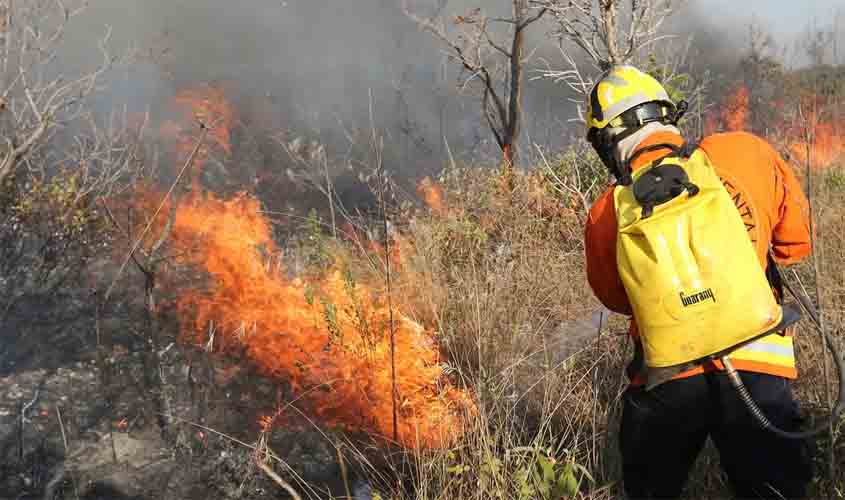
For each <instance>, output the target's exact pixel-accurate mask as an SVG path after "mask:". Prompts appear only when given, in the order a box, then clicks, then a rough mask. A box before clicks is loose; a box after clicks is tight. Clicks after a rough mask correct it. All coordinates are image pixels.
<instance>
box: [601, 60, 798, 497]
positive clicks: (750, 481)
mask: <svg viewBox="0 0 845 500" xmlns="http://www.w3.org/2000/svg"><path fill="white" fill-rule="evenodd" d="M685 104H686V103H679V104H678V105H677V106H676V105H675V104H674V103H673V102H672V100H671V99H670V98H669V96H668V94H667V92H666V90H665V89H664V88H663V87H662V86H661V85H660V83H658V81H657V80H655V79H654V78H652V77H651V76H649V75H647V74H645V73H644V72H642V71H640V70H638V69H637V68H634V67H632V66H617V67H614V68H612V69H611V70H609V71H608V72H607V73H605V74H604V75H603V77H602V78H601V79H600V80H599V81H598V83H597V84H596V85H595V86H594V87H593V89H592V92H591V93H590V95H589V97H588V102H587V106H588V109H587V129H588V135H587V138H588V140H589V141H590V143H591V144H592V145H593V147H594V149H595V150H596V152H597V153H598V155H599V157H600V158H601V160H602V162H603V163H604V164H605V165H606V166H607V168H608V170H609V171H610V173H611V174H612V175H613V176H614V177H615V178H616V180H617V183H622V184H625V183H626V182H628V183H629V182H630V178H631V177H630V176H631V173H632V172H636V171H637V169H639V168H642V167H643V166H645V165H648V164H649V163H650V162H652V161H654V160H656V159H658V158H661V157H662V156H665V155H667V153H668V151H662V150H661V149H662V148H661V147H657V146H655V145H658V144H667V143H668V144H674V145H677V146H680V145H682V144H684V143H685V141H684V138H683V137H682V135H681V133H680V131H679V129H678V127H677V124H678V120H679V118H680V116H681V115H682V113H683V111H684V108H685ZM649 146H654V148H649ZM698 147H699V148H700V149H701V150H703V151H704V152H705V154H706V155H707V157H708V158H709V160H710V162H711V163H712V165H713V168H714V169H715V171H716V173H717V174H718V176H719V177H720V178H721V180H722V183H723V184H724V186H725V187H726V188H727V190H728V192H729V194H730V195H731V197H732V199H733V201H734V203H735V205H736V208H737V210H738V211H739V213H740V215H741V216H742V219H743V222H744V223H745V227H746V229H747V232H748V236H749V238H750V239H751V242H752V243H753V245H754V248H755V250H756V253H757V256H758V257H759V262H760V265H761V266H762V267H763V268H764V269H766V268H767V266H768V260H767V257H768V256H769V255H770V252H771V255H773V257H774V260H775V261H776V262H777V263H778V264H783V265H788V264H793V263H796V262H798V261H800V260H801V259H803V258H804V257H806V256H807V255H808V254H809V253H810V251H811V249H810V231H809V219H808V213H809V211H808V202H807V199H806V197H805V195H804V194H803V192H802V190H801V186H800V185H799V182H798V180H797V179H796V177H795V175H794V174H793V172H792V170H791V169H790V167H789V166H788V165H787V164H786V163H785V162H784V160H783V159H782V158H781V156H780V155H779V154H778V153H777V152H776V151H775V149H774V148H773V147H772V146H771V145H769V144H768V143H767V142H766V141H764V140H763V139H761V138H759V137H757V136H755V135H753V134H750V133H746V132H729V133H719V134H714V135H710V136H708V137H705V138H704V139H703V140H701V141H700V142H699V143H698ZM613 191H614V186H611V187H610V188H608V189H607V191H606V192H604V193H603V194H602V195H601V196H600V197H599V198H598V200H596V202H595V203H594V204H593V206H592V207H591V209H590V214H589V217H588V220H587V223H586V228H585V250H586V261H587V278H588V281H589V283H590V286H591V288H592V290H593V292H594V293H595V295H596V297H597V298H598V299H599V300H600V301H601V302H602V303H603V304H604V305H605V306H606V307H607V308H608V309H610V310H612V311H614V312H617V313H619V314H623V315H628V316H631V315H632V308H631V303H630V301H629V297H628V296H627V294H626V289H625V288H624V286H623V283H622V280H621V279H620V275H619V272H618V270H617V267H616V262H617V260H616V252H617V247H616V243H617V215H616V212H615V210H614V197H613ZM769 271H771V269H769ZM629 333H630V336H631V338H632V341H633V343H634V347H635V349H634V351H635V355H634V357H633V360H632V361H631V362H630V364H629V365H628V367H627V373H628V376H629V378H630V385H629V387H628V388H627V389H626V391H625V393H624V396H623V415H622V422H621V429H620V437H619V448H620V451H621V454H622V459H623V475H624V489H625V493H626V494H627V495H628V496H629V497H630V498H675V497H678V496H679V495H680V494H681V492H682V490H683V488H684V485H685V484H686V481H687V476H688V473H689V470H690V468H691V466H692V465H693V463H694V461H695V459H696V457H697V456H698V454H699V452H700V451H701V449H702V447H703V446H704V444H705V442H706V440H707V438H708V437H709V438H710V439H712V441H713V443H714V444H715V446H716V448H717V449H718V451H719V459H720V464H721V467H722V469H723V470H724V472H725V473H726V475H727V477H728V479H729V482H730V485H731V487H732V489H733V490H734V492H735V494H736V495H737V496H738V497H739V498H801V497H803V495H804V494H805V490H806V487H807V484H808V483H809V481H810V479H811V478H812V472H813V471H812V464H811V460H810V455H811V453H810V450H809V444H808V443H807V442H805V441H799V440H789V439H785V438H782V437H779V436H777V435H776V434H774V433H771V432H769V431H767V430H765V429H762V428H761V427H760V426H759V425H757V423H756V422H755V421H754V420H753V418H752V417H751V414H750V413H749V411H748V409H747V408H746V406H745V405H744V404H743V402H742V401H741V400H740V397H739V396H738V394H737V392H736V391H735V390H734V389H733V388H732V387H731V386H730V383H729V381H728V378H727V377H726V375H725V372H724V367H723V366H722V365H721V363H720V362H719V361H708V362H702V363H700V364H697V365H695V366H693V367H690V368H687V369H684V370H682V371H679V372H678V373H674V374H672V376H671V377H668V378H667V380H666V381H665V382H663V383H661V384H660V385H658V386H656V387H654V388H646V387H645V386H644V384H643V376H644V375H643V374H644V362H643V356H642V353H643V347H642V342H641V339H640V338H639V336H638V333H637V325H636V322H635V321H634V320H633V318H632V320H631V325H630V332H629ZM731 360H732V361H733V364H734V366H735V367H736V368H737V369H738V370H739V371H740V373H741V378H742V380H743V382H744V383H745V384H746V386H747V387H748V389H749V391H750V393H751V395H752V397H753V398H754V400H755V401H756V402H757V404H758V405H759V406H760V407H761V409H762V410H763V411H764V412H765V414H766V415H767V416H768V417H769V419H770V420H771V421H772V423H774V424H775V425H776V426H778V427H780V428H782V429H784V430H788V431H789V430H797V429H798V427H800V424H801V418H800V417H799V413H798V411H797V405H796V402H795V400H794V399H793V395H792V389H791V380H794V379H795V378H796V377H797V372H796V366H795V357H794V351H793V342H792V336H791V331H790V330H786V331H782V332H778V333H773V334H770V335H767V336H765V337H762V338H761V339H760V340H757V341H755V342H753V343H752V344H749V345H747V346H745V347H744V348H742V349H740V350H738V351H736V352H734V353H733V354H731Z"/></svg>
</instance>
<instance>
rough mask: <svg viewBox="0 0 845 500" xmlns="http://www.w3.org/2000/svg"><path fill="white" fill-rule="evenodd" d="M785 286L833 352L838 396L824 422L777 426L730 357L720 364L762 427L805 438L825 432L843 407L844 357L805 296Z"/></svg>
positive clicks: (844, 402) (782, 435) (797, 437)
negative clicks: (791, 428) (797, 428)
mask: <svg viewBox="0 0 845 500" xmlns="http://www.w3.org/2000/svg"><path fill="white" fill-rule="evenodd" d="M786 288H787V289H788V290H789V292H790V293H791V294H792V295H793V296H794V297H795V298H796V299H797V300H798V302H799V303H800V304H801V306H802V307H803V309H804V310H805V311H806V312H807V314H808V315H809V316H810V318H811V319H812V320H813V323H814V324H815V325H816V327H818V329H819V332H821V334H822V336H823V337H824V340H825V344H826V345H827V348H828V349H830V352H831V353H832V354H833V358H834V360H835V362H836V372H837V374H838V375H839V396H838V399H837V401H836V406H834V407H833V411H831V414H830V416H829V417H828V418H826V419H825V421H824V423H822V424H820V425H818V426H817V427H816V428H815V429H811V430H808V431H803V432H789V431H785V430H783V429H781V428H779V427H777V426H776V425H774V424H773V423H772V422H771V421H770V420H769V419H768V418H766V415H765V414H764V413H763V410H761V409H760V407H759V406H757V403H755V402H754V399H753V398H752V397H751V394H750V393H749V392H748V388H747V387H745V384H743V383H742V379H741V378H740V377H739V373H738V372H737V371H736V368H734V366H733V364H732V363H731V361H730V359H728V357H727V356H723V357H722V358H721V360H722V364H724V365H725V372H726V373H727V375H728V378H729V379H730V381H731V385H732V386H733V387H734V388H735V389H736V390H737V392H738V393H739V397H740V399H742V401H743V402H744V403H745V406H747V407H748V411H749V412H751V415H752V416H753V417H754V419H755V420H757V422H758V423H759V424H760V425H761V426H762V427H763V428H764V429H767V430H769V431H772V432H774V433H775V434H777V435H778V436H781V437H785V438H787V439H806V438H809V437H814V436H817V435H819V434H821V433H822V432H825V431H826V430H827V429H828V428H829V427H830V424H831V423H832V422H833V421H834V420H836V419H837V418H839V414H840V413H842V410H843V409H845V358H843V357H842V354H841V353H840V352H839V348H838V347H837V346H836V342H835V341H834V340H833V337H832V336H831V335H830V334H829V333H827V332H825V331H824V329H823V328H822V324H821V320H820V318H819V316H818V314H816V312H815V310H814V309H813V308H812V306H810V305H809V304H807V302H806V298H805V297H803V296H799V295H798V294H797V293H796V292H795V290H793V289H792V287H791V286H789V283H786Z"/></svg>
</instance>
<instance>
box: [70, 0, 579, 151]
mask: <svg viewBox="0 0 845 500" xmlns="http://www.w3.org/2000/svg"><path fill="white" fill-rule="evenodd" d="M416 3H417V4H419V8H420V9H421V11H422V12H426V10H425V8H424V7H425V5H426V4H430V3H431V2H427V1H426V2H416ZM475 3H476V2H473V1H469V0H464V1H461V2H450V3H449V5H448V8H447V11H446V13H448V14H451V13H459V12H463V11H465V10H466V9H468V8H469V7H471V6H473V5H475ZM509 5H510V4H509V2H508V1H507V0H497V1H494V2H488V5H485V8H487V9H488V10H489V12H490V13H491V14H493V15H507V14H508V9H509V7H508V6H509ZM105 25H110V26H111V27H112V30H113V37H112V40H111V46H112V47H116V48H122V47H130V46H135V47H138V48H143V49H145V50H147V51H149V52H150V53H151V54H153V55H155V56H156V60H155V61H154V62H152V61H148V62H146V63H142V64H138V65H135V66H133V68H132V69H131V70H128V71H124V72H117V73H115V75H114V76H113V79H112V80H111V81H110V82H109V83H110V85H111V86H112V89H111V90H112V92H111V94H110V96H111V99H113V101H112V102H121V103H122V102H128V103H129V105H130V107H135V108H139V109H144V108H145V107H151V108H152V109H153V110H155V109H156V108H157V107H159V106H161V105H163V104H164V103H166V102H167V99H168V98H169V97H170V96H172V95H173V94H174V93H175V92H176V91H177V90H178V89H180V88H183V87H189V86H193V85H197V84H200V83H204V82H219V83H221V84H223V85H225V86H226V87H227V89H229V90H230V91H231V92H232V95H233V96H236V97H237V98H239V99H246V100H247V101H249V102H251V103H252V104H251V105H252V106H253V107H258V108H260V110H259V111H260V112H261V114H262V116H263V117H264V121H267V120H268V119H269V120H270V121H271V125H272V127H274V128H280V129H281V128H285V129H287V128H290V129H296V130H302V131H310V132H313V133H317V134H320V135H321V136H323V138H324V140H328V139H326V137H325V136H328V137H331V136H335V137H337V138H338V141H339V142H342V140H341V138H342V137H343V132H344V131H343V129H344V128H369V127H370V125H371V124H372V123H371V119H372V120H373V121H374V122H375V123H374V124H375V125H376V126H377V127H379V128H380V129H385V130H386V131H387V134H388V138H387V140H388V141H391V142H392V145H394V146H395V145H398V144H399V143H403V144H404V146H403V147H404V148H405V149H406V150H407V154H406V155H405V158H408V159H410V158H416V157H429V158H431V157H436V158H437V159H438V161H440V160H445V159H446V151H445V144H444V140H443V137H444V136H445V137H446V138H447V141H448V145H449V147H450V148H452V149H453V152H455V153H460V152H467V153H484V152H487V153H491V152H494V151H495V144H494V143H493V142H492V136H491V135H490V133H489V132H488V130H487V126H486V124H485V122H484V121H483V120H482V117H481V116H480V113H479V104H478V100H477V99H475V98H474V97H473V96H472V90H471V89H472V88H473V87H472V86H470V87H469V88H464V89H459V88H458V87H457V84H458V81H459V74H458V71H459V68H458V67H457V66H456V65H455V64H454V63H453V62H450V61H448V60H447V58H446V55H445V47H444V46H443V45H442V44H441V43H440V42H439V41H437V40H435V39H434V38H433V37H432V36H431V35H430V34H428V33H425V32H421V31H420V29H419V28H418V27H417V26H416V24H415V23H414V22H413V21H411V20H410V19H408V18H407V17H406V16H405V15H404V13H403V12H402V10H401V8H400V0H356V1H354V2H339V1H326V0H319V1H315V0H252V1H250V2H249V3H248V4H244V3H241V2H232V1H230V0H226V1H224V0H204V1H202V2H197V1H191V0H146V1H144V2H136V1H133V0H109V1H104V0H101V1H100V2H92V4H91V6H90V7H89V9H88V11H87V12H86V13H85V14H84V15H83V16H82V17H80V18H78V19H77V20H75V24H74V25H73V26H72V29H71V31H70V32H69V34H68V38H67V41H66V46H65V47H64V48H63V52H64V54H63V58H64V61H65V63H66V64H69V65H73V67H85V66H87V65H90V64H91V63H92V62H95V61H96V60H97V58H98V57H99V54H97V53H96V50H92V47H94V46H95V45H94V34H96V33H101V32H103V29H104V28H103V27H104V26H105ZM547 30H548V26H543V25H541V24H538V25H537V26H536V29H533V30H532V31H531V35H530V40H529V46H528V49H529V50H534V49H536V48H538V47H539V51H538V52H537V53H536V55H537V56H538V57H543V56H545V58H546V59H549V60H552V61H555V60H559V59H560V58H559V55H557V54H556V49H554V44H553V43H552V41H551V40H548V39H546V37H545V34H546V31H547ZM535 69H536V67H535ZM536 76H537V73H536V71H532V70H529V71H528V73H527V75H526V77H527V82H526V91H525V97H526V106H525V109H526V115H527V116H528V119H526V120H525V127H526V128H525V131H526V135H527V137H531V138H532V140H535V141H536V142H553V143H559V142H560V141H561V140H562V136H563V133H564V132H565V130H566V128H567V127H568V126H569V125H568V123H567V121H568V120H569V119H570V118H572V116H573V110H574V107H573V105H572V103H571V102H570V101H569V100H568V97H569V96H570V95H569V93H568V92H567V90H566V89H565V88H563V87H562V86H561V85H557V84H552V83H550V82H547V81H535V80H532V78H534V77H536ZM256 102H260V104H256ZM106 104H107V103H104V105H106ZM240 104H242V105H241V106H239V109H242V110H244V111H246V108H248V107H249V105H248V104H246V103H240ZM268 117H270V118H268ZM468 156H469V154H468Z"/></svg>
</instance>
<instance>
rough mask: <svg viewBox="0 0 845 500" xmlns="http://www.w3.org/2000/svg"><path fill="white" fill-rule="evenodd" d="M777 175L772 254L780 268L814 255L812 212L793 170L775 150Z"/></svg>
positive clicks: (773, 152) (773, 153)
mask: <svg viewBox="0 0 845 500" xmlns="http://www.w3.org/2000/svg"><path fill="white" fill-rule="evenodd" d="M771 154H772V155H773V157H774V158H773V159H774V163H775V168H776V171H777V175H776V178H777V186H776V189H775V198H776V199H775V203H776V208H777V219H776V220H775V221H774V224H773V228H772V251H773V253H774V256H775V260H776V261H777V262H778V263H780V264H785V265H788V264H794V263H796V262H798V261H800V260H801V259H803V258H804V257H806V256H807V255H809V254H810V252H811V251H812V248H811V244H810V208H809V202H808V201H807V197H806V196H805V195H804V192H803V191H802V189H801V185H800V184H799V182H798V179H797V178H796V177H795V174H794V173H793V171H792V168H791V167H790V166H789V165H788V164H787V163H786V162H785V161H784V160H783V158H781V156H780V155H779V154H778V153H777V152H776V151H774V149H773V150H772V152H771Z"/></svg>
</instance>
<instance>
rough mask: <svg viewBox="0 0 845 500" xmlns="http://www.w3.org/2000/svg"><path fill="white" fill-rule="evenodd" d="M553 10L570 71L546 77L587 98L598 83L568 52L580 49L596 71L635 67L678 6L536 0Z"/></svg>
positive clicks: (669, 0)
mask: <svg viewBox="0 0 845 500" xmlns="http://www.w3.org/2000/svg"><path fill="white" fill-rule="evenodd" d="M532 3H533V4H534V5H536V6H537V7H542V8H545V9H547V10H548V12H549V13H550V16H551V18H552V19H553V23H554V29H553V32H552V35H553V36H554V37H556V38H557V39H558V40H559V42H560V46H561V52H562V53H563V57H564V59H565V62H566V64H567V66H569V67H568V68H567V69H563V70H558V69H549V70H547V71H544V72H542V74H543V76H545V77H548V78H553V79H555V80H557V81H561V82H563V83H565V84H567V85H568V86H569V87H570V88H571V89H572V90H574V91H575V92H576V93H577V94H579V95H585V94H587V93H588V92H589V91H590V89H591V88H592V86H593V83H594V82H593V80H592V79H591V78H590V77H589V76H586V75H585V73H584V72H583V71H582V69H581V68H579V67H578V65H577V63H576V58H575V57H574V56H573V55H572V54H570V53H569V51H568V50H567V49H566V48H565V47H566V46H567V45H568V44H573V43H574V44H575V45H576V46H577V47H578V48H580V49H581V50H582V51H583V52H584V53H585V54H586V55H587V56H588V57H589V60H590V62H591V63H592V65H593V66H594V69H597V70H600V71H605V70H607V69H609V68H611V67H613V66H616V65H620V64H625V63H628V62H633V61H634V60H635V59H636V58H637V57H638V56H639V55H641V53H642V51H643V49H645V48H647V47H648V46H650V45H651V44H653V43H655V42H656V41H658V40H662V39H665V38H668V35H661V34H660V33H661V29H662V27H663V24H664V22H665V21H666V19H667V18H668V17H669V16H670V15H671V14H672V12H673V11H674V10H675V9H676V7H677V5H676V4H678V3H679V2H678V1H677V0H532Z"/></svg>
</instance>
